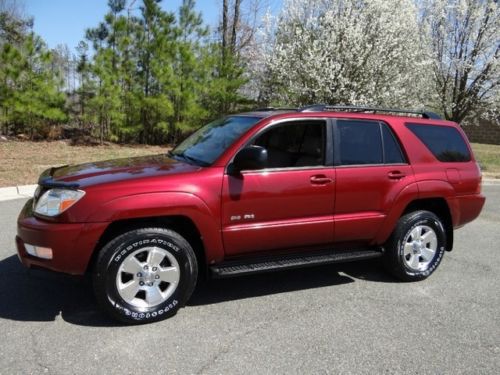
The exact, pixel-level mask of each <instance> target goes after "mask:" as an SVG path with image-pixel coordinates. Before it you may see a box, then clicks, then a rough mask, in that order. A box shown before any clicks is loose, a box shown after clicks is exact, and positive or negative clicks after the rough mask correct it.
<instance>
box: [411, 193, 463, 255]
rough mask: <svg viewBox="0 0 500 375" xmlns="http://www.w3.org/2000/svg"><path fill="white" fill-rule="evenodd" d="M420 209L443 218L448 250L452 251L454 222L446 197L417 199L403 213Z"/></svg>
mask: <svg viewBox="0 0 500 375" xmlns="http://www.w3.org/2000/svg"><path fill="white" fill-rule="evenodd" d="M418 210H425V211H430V212H432V213H433V214H435V215H436V216H437V217H439V218H440V219H441V221H442V223H443V226H444V230H445V232H446V251H451V250H452V249H453V222H452V217H451V210H450V207H449V206H448V202H447V201H446V199H444V198H441V197H438V198H422V199H416V200H414V201H412V202H410V203H409V204H408V205H407V206H406V208H405V210H404V211H403V213H402V215H405V214H407V213H410V212H414V211H418Z"/></svg>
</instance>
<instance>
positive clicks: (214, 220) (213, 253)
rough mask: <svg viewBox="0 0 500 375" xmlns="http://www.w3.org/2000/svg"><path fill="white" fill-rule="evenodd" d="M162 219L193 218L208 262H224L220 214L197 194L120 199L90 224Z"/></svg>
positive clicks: (99, 211) (92, 216)
mask: <svg viewBox="0 0 500 375" xmlns="http://www.w3.org/2000/svg"><path fill="white" fill-rule="evenodd" d="M160 216H184V217H187V218H189V219H190V220H191V221H192V222H193V223H194V225H196V227H197V228H198V231H199V232H200V234H201V237H202V241H203V245H204V248H205V255H206V258H207V262H208V263H210V262H212V261H214V260H215V261H220V260H222V259H223V258H224V250H223V246H222V239H221V235H220V225H219V223H220V220H218V214H217V213H214V212H212V211H211V210H210V208H209V207H208V206H207V204H206V203H205V202H204V201H203V200H202V199H201V198H199V197H198V196H196V195H194V194H190V193H180V192H161V193H147V194H136V195H128V196H124V197H120V198H116V199H113V200H111V201H108V202H106V203H104V204H102V205H100V206H99V207H97V208H96V209H95V210H94V211H93V212H92V213H91V214H90V215H89V217H88V218H87V220H86V222H114V221H118V220H126V219H140V218H150V217H160Z"/></svg>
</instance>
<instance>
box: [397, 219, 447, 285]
mask: <svg viewBox="0 0 500 375" xmlns="http://www.w3.org/2000/svg"><path fill="white" fill-rule="evenodd" d="M419 225H427V226H430V227H431V228H432V229H433V230H434V231H435V233H436V237H437V239H438V249H437V251H436V253H437V254H436V256H435V257H434V259H432V262H431V264H430V265H429V267H428V268H427V269H426V270H424V271H414V270H411V269H409V268H408V267H407V266H406V264H405V263H404V260H403V257H404V245H405V244H404V239H405V238H406V237H407V235H408V233H410V232H411V231H412V230H413V229H415V228H416V227H417V226H419ZM445 240H446V238H445V237H444V228H443V226H442V224H441V223H440V222H439V221H437V220H435V219H433V218H425V219H418V220H417V221H415V222H414V223H413V224H412V225H411V227H410V228H409V229H408V230H406V231H405V232H404V234H403V235H402V236H401V238H400V239H399V240H398V244H397V245H398V257H399V259H400V262H401V266H402V267H403V269H404V271H405V273H406V274H407V275H409V276H415V277H419V276H424V277H428V276H429V275H430V274H432V273H433V272H434V270H435V269H436V268H437V267H438V266H439V264H440V263H441V259H442V258H443V255H444V252H445V246H443V245H444V242H445Z"/></svg>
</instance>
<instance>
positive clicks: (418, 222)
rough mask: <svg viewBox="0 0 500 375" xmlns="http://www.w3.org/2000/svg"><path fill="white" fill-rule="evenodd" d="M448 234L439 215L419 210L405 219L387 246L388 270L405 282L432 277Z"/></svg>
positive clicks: (386, 259)
mask: <svg viewBox="0 0 500 375" xmlns="http://www.w3.org/2000/svg"><path fill="white" fill-rule="evenodd" d="M445 249H446V231H445V230H444V227H443V224H442V223H441V220H440V219H439V217H438V216H436V215H435V214H434V213H432V212H430V211H424V210H421V211H415V212H411V213H409V214H406V215H404V216H402V217H401V218H400V219H399V221H398V223H397V225H396V228H395V230H394V232H393V233H392V235H391V237H390V238H389V240H388V242H387V244H386V254H385V265H386V268H387V270H388V271H389V272H390V273H392V274H393V275H394V276H396V277H397V278H398V279H400V280H403V281H418V280H423V279H425V278H427V277H429V276H430V275H431V274H432V273H433V272H434V271H435V270H436V268H437V267H438V266H439V264H440V263H441V259H442V258H443V255H444V252H445Z"/></svg>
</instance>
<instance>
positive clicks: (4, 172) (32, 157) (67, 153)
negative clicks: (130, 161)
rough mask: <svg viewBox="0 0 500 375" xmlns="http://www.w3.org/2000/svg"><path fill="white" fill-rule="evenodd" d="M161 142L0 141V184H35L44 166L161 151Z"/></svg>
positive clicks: (1, 185) (163, 149)
mask: <svg viewBox="0 0 500 375" xmlns="http://www.w3.org/2000/svg"><path fill="white" fill-rule="evenodd" d="M167 150H168V148H166V147H160V146H144V145H138V146H130V145H128V146H120V145H115V144H111V145H104V146H70V145H68V143H67V142H65V141H54V142H19V141H7V142H1V141H0V187H4V186H14V185H31V184H36V183H37V181H38V176H39V175H40V173H42V172H43V171H44V170H45V169H47V168H50V167H54V166H60V165H65V164H78V163H84V162H92V161H99V160H108V159H117V158H125V157H129V156H141V155H150V154H160V153H165V152H167Z"/></svg>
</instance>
